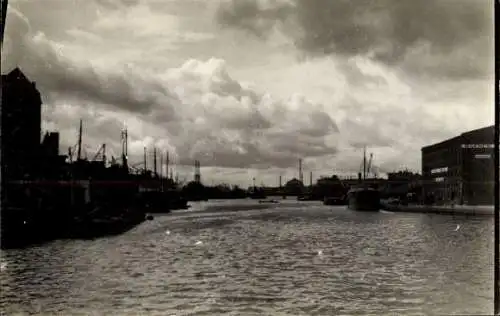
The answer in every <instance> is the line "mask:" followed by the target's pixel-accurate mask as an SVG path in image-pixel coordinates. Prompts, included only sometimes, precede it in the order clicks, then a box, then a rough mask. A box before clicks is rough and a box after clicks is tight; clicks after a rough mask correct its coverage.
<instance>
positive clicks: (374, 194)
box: [347, 147, 381, 212]
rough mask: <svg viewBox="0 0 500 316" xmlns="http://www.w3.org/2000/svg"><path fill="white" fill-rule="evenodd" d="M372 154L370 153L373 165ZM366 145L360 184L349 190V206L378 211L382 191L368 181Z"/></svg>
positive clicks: (354, 208)
mask: <svg viewBox="0 0 500 316" xmlns="http://www.w3.org/2000/svg"><path fill="white" fill-rule="evenodd" d="M372 157H373V156H372V155H370V162H369V165H371V160H372ZM366 171H367V164H366V147H365V148H364V150H363V174H362V175H361V173H358V179H359V185H356V186H354V187H352V188H351V189H349V191H348V192H347V207H348V208H349V209H351V210H354V211H368V212H378V211H379V210H380V208H381V205H380V192H379V191H378V190H376V189H375V188H372V187H370V186H369V185H368V184H367V183H366V173H367V172H366Z"/></svg>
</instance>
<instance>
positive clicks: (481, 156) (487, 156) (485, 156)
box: [474, 154, 491, 159]
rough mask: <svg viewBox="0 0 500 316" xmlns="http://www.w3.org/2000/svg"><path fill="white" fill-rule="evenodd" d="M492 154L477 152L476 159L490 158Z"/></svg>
mask: <svg viewBox="0 0 500 316" xmlns="http://www.w3.org/2000/svg"><path fill="white" fill-rule="evenodd" d="M490 158H491V155H489V154H475V155H474V159H490Z"/></svg>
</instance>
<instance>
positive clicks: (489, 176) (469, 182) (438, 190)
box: [422, 126, 495, 205]
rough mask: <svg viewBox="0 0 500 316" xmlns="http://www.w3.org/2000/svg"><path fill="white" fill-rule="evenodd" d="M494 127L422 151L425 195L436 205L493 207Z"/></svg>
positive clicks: (469, 133) (481, 129) (478, 130)
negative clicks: (454, 204)
mask: <svg viewBox="0 0 500 316" xmlns="http://www.w3.org/2000/svg"><path fill="white" fill-rule="evenodd" d="M494 128H495V127H494V126H488V127H484V128H480V129H476V130H472V131H469V132H465V133H462V134H460V135H459V136H456V137H453V138H451V139H448V140H445V141H442V142H440V143H437V144H433V145H430V146H426V147H423V148H422V180H423V181H422V182H423V196H424V197H425V198H426V199H427V201H429V199H430V200H432V202H434V203H436V204H448V203H452V202H453V203H458V204H468V205H493V200H494V180H495V179H494V172H493V170H494V155H493V151H494V132H495V130H494Z"/></svg>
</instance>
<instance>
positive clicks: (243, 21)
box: [216, 0, 293, 37]
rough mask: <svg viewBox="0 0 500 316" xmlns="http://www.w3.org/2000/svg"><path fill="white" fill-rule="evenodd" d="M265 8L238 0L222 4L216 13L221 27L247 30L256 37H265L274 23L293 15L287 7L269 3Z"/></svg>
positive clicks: (251, 1)
mask: <svg viewBox="0 0 500 316" xmlns="http://www.w3.org/2000/svg"><path fill="white" fill-rule="evenodd" d="M268 4H269V5H268V6H267V7H265V8H264V7H263V6H262V4H261V3H259V2H257V1H253V0H238V1H230V2H226V3H224V4H223V5H222V6H220V7H219V9H218V10H217V11H216V18H217V21H218V22H219V23H220V25H221V26H223V27H225V26H229V27H237V28H240V29H243V30H248V31H250V32H252V33H253V34H254V35H257V36H259V37H260V36H265V35H267V32H268V31H269V30H270V29H271V28H272V27H273V26H274V24H275V23H276V22H284V21H285V20H286V19H287V18H289V16H290V14H292V13H293V11H292V9H291V7H290V6H288V5H284V4H283V3H279V2H269V3H268Z"/></svg>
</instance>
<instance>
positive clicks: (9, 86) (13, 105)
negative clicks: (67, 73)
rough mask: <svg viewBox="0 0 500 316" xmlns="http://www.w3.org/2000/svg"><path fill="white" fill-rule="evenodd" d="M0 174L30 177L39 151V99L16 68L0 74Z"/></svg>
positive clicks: (28, 81)
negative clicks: (0, 89) (0, 112)
mask: <svg viewBox="0 0 500 316" xmlns="http://www.w3.org/2000/svg"><path fill="white" fill-rule="evenodd" d="M1 85H2V87H1V88H2V110H1V111H2V119H1V123H2V127H1V132H2V134H1V147H2V148H1V158H2V176H3V177H4V178H8V179H20V178H26V177H31V176H32V175H34V174H35V173H36V170H35V169H36V166H37V160H38V158H39V157H38V156H39V152H40V136H41V116H42V107H41V106H42V100H41V96H40V93H39V91H38V89H37V88H36V85H35V83H34V82H32V81H30V80H28V78H26V76H25V75H24V74H23V73H22V71H21V70H20V69H19V68H16V69H14V70H12V71H11V72H10V73H8V74H7V75H2V81H1Z"/></svg>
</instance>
